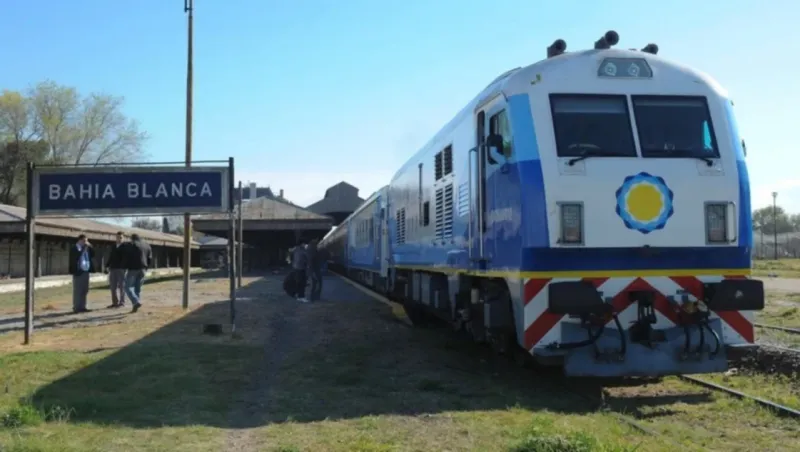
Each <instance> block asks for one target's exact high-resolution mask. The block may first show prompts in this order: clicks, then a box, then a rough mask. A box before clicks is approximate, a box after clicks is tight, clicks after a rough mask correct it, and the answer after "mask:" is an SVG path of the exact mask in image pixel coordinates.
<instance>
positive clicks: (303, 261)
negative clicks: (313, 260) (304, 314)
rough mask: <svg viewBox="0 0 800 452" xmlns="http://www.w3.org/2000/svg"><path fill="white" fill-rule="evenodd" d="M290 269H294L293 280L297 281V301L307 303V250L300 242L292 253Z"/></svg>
mask: <svg viewBox="0 0 800 452" xmlns="http://www.w3.org/2000/svg"><path fill="white" fill-rule="evenodd" d="M292 268H293V269H294V274H295V278H296V279H295V280H296V281H297V288H296V289H295V290H296V291H297V301H299V302H300V303H308V299H306V279H307V277H306V269H307V268H308V250H306V247H305V246H303V243H302V242H301V243H300V244H298V245H297V246H296V247H294V251H292Z"/></svg>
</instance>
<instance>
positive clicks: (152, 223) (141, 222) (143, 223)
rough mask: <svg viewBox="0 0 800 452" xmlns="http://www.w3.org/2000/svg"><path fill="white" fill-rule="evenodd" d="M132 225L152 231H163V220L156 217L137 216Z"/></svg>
mask: <svg viewBox="0 0 800 452" xmlns="http://www.w3.org/2000/svg"><path fill="white" fill-rule="evenodd" d="M131 226H133V227H134V228H139V229H147V230H150V231H161V222H160V221H158V220H156V219H155V218H147V217H143V218H136V219H135V220H133V221H131Z"/></svg>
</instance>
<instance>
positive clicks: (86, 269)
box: [69, 234, 94, 314]
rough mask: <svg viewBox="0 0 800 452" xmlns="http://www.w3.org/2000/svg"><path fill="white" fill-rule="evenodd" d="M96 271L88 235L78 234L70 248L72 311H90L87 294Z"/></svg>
mask: <svg viewBox="0 0 800 452" xmlns="http://www.w3.org/2000/svg"><path fill="white" fill-rule="evenodd" d="M93 272H94V249H93V248H92V245H90V244H89V240H87V239H86V235H84V234H81V235H79V236H78V243H76V244H75V245H74V246H72V248H70V250H69V273H70V274H71V275H72V312H74V313H76V314H78V313H81V312H89V311H90V310H89V309H87V308H86V296H87V295H88V294H89V276H91V274H92V273H93Z"/></svg>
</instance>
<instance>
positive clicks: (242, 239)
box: [236, 181, 244, 289]
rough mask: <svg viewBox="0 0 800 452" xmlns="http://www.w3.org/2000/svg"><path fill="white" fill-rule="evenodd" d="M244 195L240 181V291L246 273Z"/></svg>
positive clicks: (238, 285) (237, 284) (238, 266)
mask: <svg viewBox="0 0 800 452" xmlns="http://www.w3.org/2000/svg"><path fill="white" fill-rule="evenodd" d="M242 195H244V190H243V189H242V181H239V233H238V234H237V236H238V240H239V244H238V247H239V250H238V252H237V253H236V256H237V257H238V258H239V260H238V262H237V268H238V270H239V271H238V272H237V274H238V275H239V279H238V280H237V281H236V287H238V288H239V289H241V288H242V272H243V271H244V213H243V212H242Z"/></svg>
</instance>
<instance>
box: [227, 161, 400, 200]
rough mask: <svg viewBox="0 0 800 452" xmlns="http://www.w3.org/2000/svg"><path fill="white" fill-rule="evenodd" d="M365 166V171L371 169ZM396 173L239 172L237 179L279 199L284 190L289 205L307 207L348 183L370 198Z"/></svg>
mask: <svg viewBox="0 0 800 452" xmlns="http://www.w3.org/2000/svg"><path fill="white" fill-rule="evenodd" d="M368 166H369V165H368V164H364V167H368ZM394 173H395V171H394V170H381V169H378V170H372V171H370V170H366V169H365V170H364V171H353V172H347V173H342V172H321V171H320V172H305V171H297V172H277V171H276V172H270V171H247V170H238V171H236V174H235V177H236V180H237V184H238V181H240V180H241V181H242V186H243V187H245V188H246V187H247V186H248V184H249V183H250V182H255V183H256V184H257V185H258V186H259V187H267V186H269V187H270V188H271V189H272V192H273V193H275V194H276V195H277V194H278V193H279V191H280V190H281V189H282V190H283V196H284V197H285V198H286V199H288V200H289V201H291V202H293V203H295V204H297V205H300V206H303V207H305V206H308V205H310V204H313V203H315V202H317V201H319V200H320V199H322V198H323V197H324V196H325V190H327V189H328V187H330V186H332V185H336V184H338V183H339V182H342V181H344V182H347V183H348V184H350V185H353V186H354V187H356V188H358V189H359V192H358V194H359V196H361V197H362V198H367V197H368V196H369V195H371V194H372V193H373V192H374V191H375V190H377V189H379V188H380V187H382V186H384V185H387V184H388V183H389V182H390V181H391V179H392V176H394Z"/></svg>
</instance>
